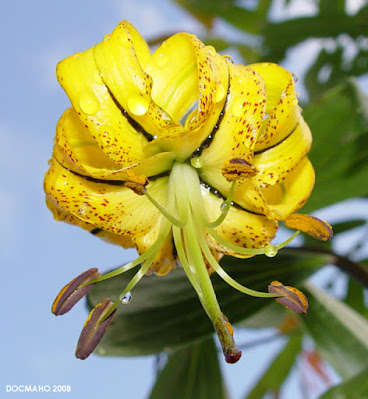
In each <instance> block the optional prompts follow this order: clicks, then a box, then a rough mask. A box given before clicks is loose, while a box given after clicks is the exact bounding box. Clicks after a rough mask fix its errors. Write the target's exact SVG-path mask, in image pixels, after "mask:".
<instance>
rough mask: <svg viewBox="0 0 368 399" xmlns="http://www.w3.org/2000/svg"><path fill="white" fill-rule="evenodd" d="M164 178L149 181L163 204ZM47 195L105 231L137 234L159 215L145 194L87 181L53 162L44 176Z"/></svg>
mask: <svg viewBox="0 0 368 399" xmlns="http://www.w3.org/2000/svg"><path fill="white" fill-rule="evenodd" d="M166 185H167V178H161V179H157V180H155V181H153V182H151V183H150V185H149V189H150V192H151V193H152V196H153V197H155V199H156V200H157V201H158V202H159V203H162V204H164V201H165V197H166ZM45 191H46V194H47V196H48V198H49V199H50V200H51V201H52V202H53V203H54V204H56V205H57V206H59V207H62V208H63V209H65V210H66V211H67V212H69V213H71V214H73V215H74V216H76V217H77V218H79V219H81V220H82V221H84V222H88V223H91V224H93V225H94V226H96V227H99V228H101V229H103V230H105V231H107V232H110V233H114V234H119V235H129V236H135V235H137V236H139V235H141V234H145V233H147V232H148V231H149V230H150V229H151V228H152V226H154V225H155V224H156V223H157V220H158V219H160V218H161V217H162V216H161V214H160V212H159V211H158V210H157V209H156V208H155V207H154V206H153V205H152V204H151V202H150V201H149V200H148V199H147V198H145V197H142V198H140V200H139V201H137V195H136V194H135V193H134V192H133V191H131V190H129V189H127V188H125V187H121V186H114V185H110V184H103V183H96V182H92V181H88V180H86V179H85V178H83V177H80V176H77V175H75V174H73V173H72V172H69V171H67V170H65V169H64V168H63V167H62V166H61V165H60V164H58V163H57V162H53V163H52V165H51V167H50V170H49V171H48V173H47V175H46V179H45Z"/></svg>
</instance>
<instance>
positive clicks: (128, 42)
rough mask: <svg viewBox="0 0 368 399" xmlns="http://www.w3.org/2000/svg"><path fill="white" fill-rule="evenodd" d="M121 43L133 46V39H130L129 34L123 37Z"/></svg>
mask: <svg viewBox="0 0 368 399" xmlns="http://www.w3.org/2000/svg"><path fill="white" fill-rule="evenodd" d="M121 44H122V45H123V46H124V47H132V42H131V40H129V37H128V36H127V37H124V38H122V39H121Z"/></svg>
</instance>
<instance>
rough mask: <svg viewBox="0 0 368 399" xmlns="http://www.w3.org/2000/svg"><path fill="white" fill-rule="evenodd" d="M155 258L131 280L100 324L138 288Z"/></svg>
mask: <svg viewBox="0 0 368 399" xmlns="http://www.w3.org/2000/svg"><path fill="white" fill-rule="evenodd" d="M155 257H156V254H154V255H151V257H150V258H149V259H147V260H146V261H145V262H144V263H143V264H142V266H141V268H140V269H139V270H138V272H137V273H136V274H135V275H134V277H133V278H132V279H131V280H130V282H129V283H128V285H127V286H126V287H125V288H124V291H123V292H122V293H121V294H120V295H119V297H118V299H117V300H116V301H115V302H114V304H113V305H112V306H111V308H110V309H109V311H108V312H107V313H106V314H105V315H104V317H103V318H102V319H101V321H100V322H99V323H100V324H101V323H103V322H104V321H105V320H106V319H107V318H108V317H109V316H110V315H111V314H112V313H113V312H114V311H115V309H116V308H117V307H118V306H119V305H120V303H121V301H122V299H123V298H124V297H125V295H126V294H127V293H128V292H130V291H131V290H132V289H133V288H134V287H135V286H136V284H137V283H138V282H139V281H140V280H141V278H142V277H143V276H144V275H145V274H146V273H147V271H148V269H149V268H150V267H151V265H152V262H153V261H154V259H155Z"/></svg>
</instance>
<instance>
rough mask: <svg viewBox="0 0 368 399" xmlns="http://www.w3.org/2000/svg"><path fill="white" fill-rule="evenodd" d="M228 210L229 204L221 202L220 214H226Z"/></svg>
mask: <svg viewBox="0 0 368 399" xmlns="http://www.w3.org/2000/svg"><path fill="white" fill-rule="evenodd" d="M229 209H230V204H228V203H226V202H223V203H222V204H221V206H220V210H221V212H222V213H226V212H228V210H229Z"/></svg>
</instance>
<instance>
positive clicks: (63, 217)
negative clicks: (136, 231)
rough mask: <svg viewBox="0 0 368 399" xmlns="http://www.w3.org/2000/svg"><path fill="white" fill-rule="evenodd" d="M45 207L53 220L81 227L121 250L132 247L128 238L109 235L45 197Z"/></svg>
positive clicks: (132, 244) (130, 239)
mask: <svg viewBox="0 0 368 399" xmlns="http://www.w3.org/2000/svg"><path fill="white" fill-rule="evenodd" d="M46 205H47V207H48V208H49V209H50V211H51V212H52V214H53V216H54V219H55V220H57V221H58V222H59V221H63V222H66V223H69V224H71V225H73V226H79V227H82V228H83V229H84V230H87V231H89V232H90V233H91V234H93V235H94V236H96V237H99V238H101V239H102V240H104V241H106V242H108V243H110V244H115V245H120V246H122V247H123V248H132V247H134V242H133V241H132V238H131V237H130V236H124V235H118V234H114V233H109V232H107V231H104V230H102V229H100V228H99V227H96V226H95V225H93V224H92V223H87V222H85V221H83V220H81V219H79V218H78V217H76V216H74V215H73V214H72V213H70V212H66V211H65V210H64V209H62V208H60V207H59V206H57V205H56V204H54V203H53V202H52V201H51V199H49V198H48V197H47V196H46Z"/></svg>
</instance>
